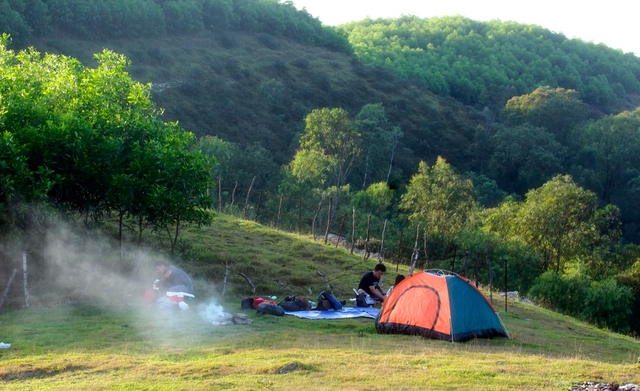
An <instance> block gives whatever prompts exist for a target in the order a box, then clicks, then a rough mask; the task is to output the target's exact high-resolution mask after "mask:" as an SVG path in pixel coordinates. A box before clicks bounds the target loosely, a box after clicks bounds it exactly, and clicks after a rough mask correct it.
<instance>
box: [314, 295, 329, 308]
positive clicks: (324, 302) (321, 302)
mask: <svg viewBox="0 0 640 391" xmlns="http://www.w3.org/2000/svg"><path fill="white" fill-rule="evenodd" d="M314 309H315V310H318V311H328V310H330V309H331V302H330V301H329V300H327V299H321V298H319V297H318V304H316V308H314Z"/></svg>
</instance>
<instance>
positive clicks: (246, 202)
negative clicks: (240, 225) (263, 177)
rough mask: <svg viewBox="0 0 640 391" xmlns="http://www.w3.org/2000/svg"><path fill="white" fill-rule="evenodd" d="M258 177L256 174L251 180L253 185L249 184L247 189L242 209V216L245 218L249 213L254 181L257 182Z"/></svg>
mask: <svg viewBox="0 0 640 391" xmlns="http://www.w3.org/2000/svg"><path fill="white" fill-rule="evenodd" d="M255 180H256V177H255V176H254V177H253V179H252V180H251V185H249V190H248V191H247V199H246V200H245V201H244V209H243V210H242V218H243V219H244V218H245V216H246V214H247V208H248V207H249V196H251V189H253V182H255Z"/></svg>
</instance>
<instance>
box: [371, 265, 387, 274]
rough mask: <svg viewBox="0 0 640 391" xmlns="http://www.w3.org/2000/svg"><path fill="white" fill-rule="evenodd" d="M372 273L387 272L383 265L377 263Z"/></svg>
mask: <svg viewBox="0 0 640 391" xmlns="http://www.w3.org/2000/svg"><path fill="white" fill-rule="evenodd" d="M373 270H374V271H378V270H379V271H381V272H386V271H387V267H386V266H385V265H384V263H378V264H377V265H376V267H374V268H373Z"/></svg>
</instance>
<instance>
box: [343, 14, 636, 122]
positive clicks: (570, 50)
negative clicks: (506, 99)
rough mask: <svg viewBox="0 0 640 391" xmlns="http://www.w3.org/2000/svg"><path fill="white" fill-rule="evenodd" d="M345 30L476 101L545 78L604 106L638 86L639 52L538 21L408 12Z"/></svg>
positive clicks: (358, 48)
mask: <svg viewBox="0 0 640 391" xmlns="http://www.w3.org/2000/svg"><path fill="white" fill-rule="evenodd" d="M339 31H342V32H343V33H344V34H345V35H346V36H347V37H348V39H349V42H350V43H351V45H352V46H353V48H354V51H355V54H356V55H357V56H358V57H359V58H361V59H362V60H363V61H365V62H366V63H369V64H376V65H380V66H384V67H388V68H390V69H393V71H394V72H395V73H396V74H397V75H399V76H401V77H407V78H416V79H420V80H422V81H423V83H424V84H425V85H426V86H427V87H428V88H429V89H430V90H431V91H433V92H436V93H439V94H442V95H451V96H453V97H454V98H456V99H458V100H459V101H461V102H463V103H466V104H470V105H474V106H478V107H483V106H492V104H493V102H492V101H491V98H490V97H491V96H493V95H494V94H492V93H489V92H491V91H492V90H497V89H500V88H502V89H503V90H504V88H507V87H510V86H515V88H516V91H515V94H520V95H522V94H526V93H529V92H531V91H533V90H534V89H535V88H536V87H537V86H540V85H548V86H551V87H552V88H556V87H562V88H566V89H573V90H576V91H578V93H579V94H580V97H581V98H582V100H583V101H584V102H586V103H588V104H592V105H595V106H597V107H599V108H601V109H605V110H606V109H608V108H610V107H611V106H612V105H614V104H615V103H617V102H618V101H619V100H621V99H624V98H625V97H626V95H627V94H629V93H638V92H640V59H638V58H637V57H635V56H634V55H632V54H623V53H621V52H620V51H617V50H613V49H609V48H607V47H605V46H604V45H594V44H591V43H586V42H583V41H581V40H578V39H567V38H566V37H565V36H564V35H562V34H557V33H553V32H551V31H549V30H547V29H544V28H542V27H539V26H534V25H523V24H518V23H514V22H502V21H499V20H494V21H490V22H478V21H474V20H471V19H467V18H464V17H462V16H453V17H441V18H428V19H422V18H418V17H414V16H403V17H400V18H397V19H376V20H372V19H366V20H364V21H360V22H353V23H348V24H345V25H342V26H340V27H339ZM489 89H491V90H489Z"/></svg>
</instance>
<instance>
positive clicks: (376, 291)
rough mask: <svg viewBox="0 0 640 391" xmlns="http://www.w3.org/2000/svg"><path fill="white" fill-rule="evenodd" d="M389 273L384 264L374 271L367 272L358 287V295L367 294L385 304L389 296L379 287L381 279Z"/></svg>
mask: <svg viewBox="0 0 640 391" xmlns="http://www.w3.org/2000/svg"><path fill="white" fill-rule="evenodd" d="M386 272H387V268H386V266H384V264H382V263H378V264H377V265H376V267H375V268H373V271H370V272H366V273H365V274H364V276H362V279H361V280H360V284H359V285H358V293H361V292H364V293H367V294H368V295H369V296H370V297H371V298H372V299H373V300H375V301H380V302H384V300H385V299H386V298H387V296H386V295H385V294H384V292H383V290H382V288H381V287H380V286H379V283H380V279H381V278H382V276H384V274H385V273H386Z"/></svg>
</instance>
